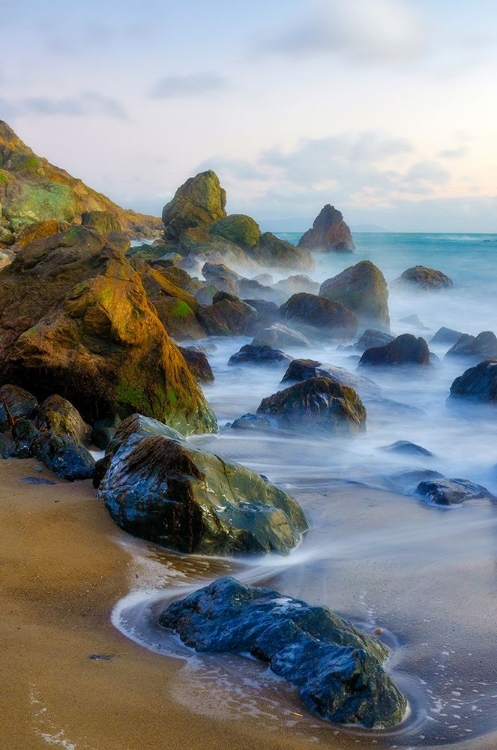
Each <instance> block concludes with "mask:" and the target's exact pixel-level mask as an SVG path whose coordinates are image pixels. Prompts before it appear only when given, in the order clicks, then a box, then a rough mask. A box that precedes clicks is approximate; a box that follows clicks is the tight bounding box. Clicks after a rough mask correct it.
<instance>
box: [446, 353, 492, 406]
mask: <svg viewBox="0 0 497 750" xmlns="http://www.w3.org/2000/svg"><path fill="white" fill-rule="evenodd" d="M450 398H451V399H467V400H469V401H479V402H482V403H492V404H493V403H495V402H497V361H493V360H487V361H485V362H480V364H478V365H476V367H470V368H469V370H466V372H464V373H463V374H462V375H460V376H459V377H458V378H456V379H455V380H454V382H453V383H452V385H451V387H450Z"/></svg>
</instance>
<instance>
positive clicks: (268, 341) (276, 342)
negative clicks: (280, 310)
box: [252, 323, 311, 349]
mask: <svg viewBox="0 0 497 750" xmlns="http://www.w3.org/2000/svg"><path fill="white" fill-rule="evenodd" d="M252 346H271V347H273V348H274V349H279V348H280V347H281V348H282V349H286V348H287V347H289V348H291V347H295V346H297V347H299V348H301V349H309V348H310V346H311V344H310V342H309V341H308V340H307V339H306V337H305V336H304V335H303V334H302V333H299V332H298V331H293V330H292V329H291V328H288V327H287V326H284V325H282V324H281V323H273V325H272V326H270V327H269V328H264V329H263V330H261V331H259V332H258V333H257V335H256V337H255V338H254V340H253V341H252Z"/></svg>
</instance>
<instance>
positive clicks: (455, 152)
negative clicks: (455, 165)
mask: <svg viewBox="0 0 497 750" xmlns="http://www.w3.org/2000/svg"><path fill="white" fill-rule="evenodd" d="M467 153H468V149H467V148H465V146H460V147H459V148H447V149H444V150H443V151H439V152H438V156H439V157H440V158H441V159H461V158H462V157H463V156H466V154H467Z"/></svg>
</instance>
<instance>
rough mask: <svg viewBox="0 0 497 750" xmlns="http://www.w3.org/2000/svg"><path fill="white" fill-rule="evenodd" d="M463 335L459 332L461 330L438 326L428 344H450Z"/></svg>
mask: <svg viewBox="0 0 497 750" xmlns="http://www.w3.org/2000/svg"><path fill="white" fill-rule="evenodd" d="M463 335H464V334H463V333H461V331H454V329H453V328H445V326H442V328H439V329H438V331H437V332H436V334H435V335H434V336H433V338H432V339H431V341H430V344H450V345H451V346H452V345H453V344H455V343H456V342H457V341H459V339H460V338H461V336H463Z"/></svg>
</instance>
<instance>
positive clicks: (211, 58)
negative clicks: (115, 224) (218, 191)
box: [0, 0, 497, 232]
mask: <svg viewBox="0 0 497 750" xmlns="http://www.w3.org/2000/svg"><path fill="white" fill-rule="evenodd" d="M0 7H1V13H0V38H1V40H2V42H1V48H2V55H1V56H0V119H3V120H5V121H6V122H8V123H9V125H10V126H11V127H13V128H14V130H15V131H16V132H17V134H18V135H19V136H20V137H21V138H22V139H23V140H24V141H25V142H26V143H27V144H28V145H30V146H31V148H33V150H34V151H35V152H36V153H38V154H39V155H41V156H45V157H47V158H48V159H49V161H51V162H52V163H54V164H56V165H57V166H61V167H63V168H65V169H67V170H68V171H69V172H70V173H71V174H73V175H74V176H76V177H80V178H81V179H83V180H84V181H85V182H86V183H87V184H89V185H91V186H92V187H94V188H95V189H97V190H99V191H100V192H103V193H105V194H107V195H109V196H110V197H111V198H113V199H114V200H115V201H117V202H118V203H120V204H121V205H123V206H125V207H129V208H134V209H136V210H140V211H144V212H150V213H153V214H155V215H160V212H161V209H162V206H163V205H164V204H165V203H166V202H168V201H169V200H170V199H171V197H172V196H173V195H174V192H175V190H176V188H177V187H178V186H179V185H181V184H182V183H183V182H184V181H185V180H186V179H187V178H188V177H190V176H192V175H194V174H196V173H198V172H199V171H203V170H205V169H214V170H215V171H216V172H217V174H218V175H219V177H220V180H221V183H222V185H223V186H224V187H225V188H226V190H227V193H228V204H227V209H228V212H229V213H247V214H249V215H251V216H253V217H254V218H255V219H256V220H258V221H261V222H263V224H264V226H265V228H269V226H270V225H274V227H275V228H278V229H283V228H284V227H286V226H288V228H289V229H302V230H303V229H305V228H306V227H307V225H308V222H309V220H310V219H312V218H314V217H315V216H316V215H317V214H318V213H319V211H320V209H321V208H322V206H323V205H324V204H325V203H331V204H333V205H335V206H336V207H337V208H339V209H340V210H341V211H342V212H343V214H344V217H345V219H346V220H347V221H348V223H349V224H352V225H353V226H354V225H358V224H375V225H379V226H381V227H384V228H385V229H387V230H389V231H414V232H416V231H426V232H437V231H440V232H497V137H496V131H497V97H496V94H495V91H496V79H497V8H496V6H495V0H473V2H472V3H467V2H466V0H464V2H463V1H462V0H450V2H449V0H250V2H245V1H244V0H239V1H238V2H236V3H234V2H233V1H232V0H231V1H230V2H228V0H181V2H179V1H178V0H176V1H175V2H171V0H141V1H140V2H138V1H136V0H119V1H118V0H99V1H97V0H86V2H85V3H79V2H78V3H76V2H75V1H74V0H44V2H40V1H39V0H1V3H0Z"/></svg>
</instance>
